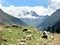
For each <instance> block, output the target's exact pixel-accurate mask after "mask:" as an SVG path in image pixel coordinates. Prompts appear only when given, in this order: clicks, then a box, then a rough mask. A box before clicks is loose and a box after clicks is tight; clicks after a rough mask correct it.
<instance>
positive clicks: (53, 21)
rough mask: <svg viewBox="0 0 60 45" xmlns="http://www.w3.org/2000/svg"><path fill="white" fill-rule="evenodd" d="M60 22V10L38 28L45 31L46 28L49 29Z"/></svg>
mask: <svg viewBox="0 0 60 45" xmlns="http://www.w3.org/2000/svg"><path fill="white" fill-rule="evenodd" d="M59 21H60V9H58V10H56V11H55V12H54V13H53V14H52V15H51V16H49V17H48V18H47V19H46V20H45V21H44V22H42V23H41V24H40V25H39V26H38V27H39V28H41V29H42V30H44V28H45V29H47V28H48V27H52V26H54V25H55V24H56V23H57V22H59Z"/></svg>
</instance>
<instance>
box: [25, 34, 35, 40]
mask: <svg viewBox="0 0 60 45" xmlns="http://www.w3.org/2000/svg"><path fill="white" fill-rule="evenodd" d="M26 39H27V40H32V39H35V38H34V36H33V35H31V34H30V35H27V36H26Z"/></svg>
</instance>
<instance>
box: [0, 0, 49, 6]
mask: <svg viewBox="0 0 60 45" xmlns="http://www.w3.org/2000/svg"><path fill="white" fill-rule="evenodd" d="M3 1H4V2H2V0H1V2H2V4H3V6H10V5H14V6H41V5H42V6H44V7H47V6H48V0H3Z"/></svg>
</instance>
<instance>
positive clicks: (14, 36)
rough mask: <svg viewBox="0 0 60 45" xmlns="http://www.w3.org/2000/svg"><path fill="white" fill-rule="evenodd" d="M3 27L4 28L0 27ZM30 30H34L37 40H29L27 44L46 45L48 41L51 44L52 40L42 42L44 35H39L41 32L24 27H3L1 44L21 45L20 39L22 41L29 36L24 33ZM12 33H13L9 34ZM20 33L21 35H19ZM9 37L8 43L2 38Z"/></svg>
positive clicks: (0, 35) (0, 38)
mask: <svg viewBox="0 0 60 45" xmlns="http://www.w3.org/2000/svg"><path fill="white" fill-rule="evenodd" d="M0 27H2V26H0ZM25 28H26V29H29V30H32V33H31V34H32V35H33V36H34V37H35V39H32V40H27V41H26V43H27V45H34V44H35V45H37V44H38V43H41V45H44V43H45V42H46V41H47V42H48V41H49V42H51V41H52V40H49V39H48V40H45V39H44V40H45V41H44V40H41V37H42V33H39V32H40V31H38V29H36V28H34V27H28V26H22V27H21V28H12V27H11V28H5V27H2V28H0V29H1V30H0V43H2V44H3V45H10V44H15V45H19V44H20V39H22V38H23V37H24V36H25V35H28V34H27V33H25V32H23V29H25ZM9 30H10V31H12V33H10V32H9ZM18 33H19V35H18ZM3 36H5V37H9V38H7V42H5V41H3V40H2V37H3Z"/></svg>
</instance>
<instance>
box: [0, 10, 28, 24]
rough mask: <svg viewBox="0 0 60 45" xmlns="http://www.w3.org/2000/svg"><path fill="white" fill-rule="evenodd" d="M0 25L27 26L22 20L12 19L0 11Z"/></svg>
mask: <svg viewBox="0 0 60 45" xmlns="http://www.w3.org/2000/svg"><path fill="white" fill-rule="evenodd" d="M0 23H3V24H5V25H11V24H17V25H27V24H26V23H24V22H23V21H22V20H20V19H18V18H16V17H13V16H11V15H9V14H7V13H5V12H4V11H2V10H1V9H0Z"/></svg>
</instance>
